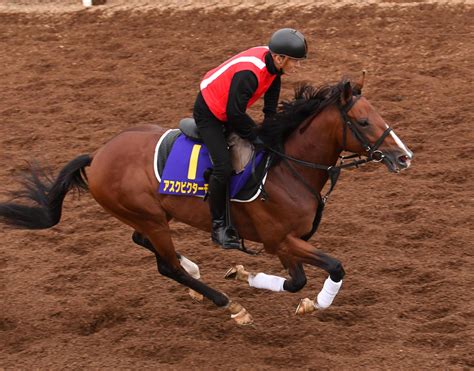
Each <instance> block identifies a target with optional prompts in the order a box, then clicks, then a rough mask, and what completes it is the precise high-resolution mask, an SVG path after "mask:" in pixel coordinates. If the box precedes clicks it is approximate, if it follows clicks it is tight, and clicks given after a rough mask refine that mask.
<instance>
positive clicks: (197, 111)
mask: <svg viewBox="0 0 474 371" xmlns="http://www.w3.org/2000/svg"><path fill="white" fill-rule="evenodd" d="M193 116H194V120H195V121H196V125H197V127H198V129H199V134H201V137H202V140H203V142H204V144H205V145H206V147H207V149H208V150H209V154H210V155H211V159H212V163H213V165H214V170H213V172H212V176H213V177H215V178H216V180H218V181H219V183H221V184H227V183H228V181H229V179H230V176H231V174H232V170H233V169H232V162H231V160H230V152H229V148H228V146H227V141H226V133H225V129H226V127H225V122H222V121H220V120H218V119H217V117H215V116H214V115H213V113H212V112H211V111H210V109H209V107H208V106H207V104H206V102H205V101H204V98H203V97H202V94H201V93H199V94H198V96H197V98H196V102H195V103H194V110H193Z"/></svg>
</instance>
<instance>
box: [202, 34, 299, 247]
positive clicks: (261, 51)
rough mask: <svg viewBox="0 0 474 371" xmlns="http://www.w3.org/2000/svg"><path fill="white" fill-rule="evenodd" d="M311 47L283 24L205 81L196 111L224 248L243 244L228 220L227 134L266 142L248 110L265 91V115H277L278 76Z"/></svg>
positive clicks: (215, 224)
mask: <svg viewBox="0 0 474 371" xmlns="http://www.w3.org/2000/svg"><path fill="white" fill-rule="evenodd" d="M307 52H308V46H307V43H306V40H305V38H304V36H303V35H302V34H301V33H300V32H298V31H296V30H294V29H291V28H283V29H280V30H278V31H276V32H275V33H274V34H273V35H272V37H271V38H270V42H269V44H268V46H260V47H255V48H251V49H248V50H245V51H243V52H242V53H239V54H237V55H235V56H234V57H232V58H230V59H228V60H227V61H225V62H224V63H222V64H221V65H220V66H218V67H216V68H214V69H212V70H210V71H209V72H207V73H206V74H205V76H204V78H203V80H202V81H201V85H200V92H199V94H198V96H197V98H196V102H195V104H194V110H193V115H194V119H195V121H196V125H197V127H198V129H199V133H200V135H201V137H202V139H203V142H204V144H205V145H206V146H207V148H208V150H209V154H210V156H211V159H212V163H213V165H214V169H213V172H212V175H211V177H210V180H209V194H208V195H209V206H210V211H211V216H212V233H211V238H212V240H213V241H214V242H215V243H217V244H219V245H221V246H222V247H223V248H225V249H231V248H240V247H241V243H240V238H239V235H238V233H237V231H236V230H235V229H234V228H233V227H232V224H231V223H230V220H226V207H227V203H228V202H227V197H228V193H229V191H228V183H229V180H230V176H231V174H232V171H233V168H232V163H231V160H230V153H229V149H228V145H227V141H226V136H227V135H228V134H229V132H231V131H234V132H235V133H237V134H238V135H239V136H240V137H242V138H244V139H247V140H249V141H250V142H251V143H253V144H254V145H261V144H263V142H262V141H261V140H260V139H259V138H258V137H257V134H256V130H255V129H256V127H257V125H256V124H255V122H254V121H253V120H252V118H251V117H250V116H249V115H248V114H247V113H246V110H247V108H248V107H250V106H251V105H252V104H253V103H254V102H255V101H256V100H257V99H258V98H260V97H261V96H262V95H264V108H263V112H264V114H265V118H268V117H271V116H272V115H273V114H275V113H276V110H277V104H278V99H279V96H280V86H281V80H280V76H281V75H283V74H288V73H291V72H293V71H294V70H295V69H296V67H298V66H299V61H300V60H301V59H304V58H306V55H307ZM227 222H229V225H227Z"/></svg>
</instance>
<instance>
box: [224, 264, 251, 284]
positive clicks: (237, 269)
mask: <svg viewBox="0 0 474 371" xmlns="http://www.w3.org/2000/svg"><path fill="white" fill-rule="evenodd" d="M224 278H225V279H226V280H237V281H242V282H248V279H249V272H247V271H246V270H245V269H244V266H243V265H240V264H239V265H234V266H233V267H232V268H230V269H229V270H228V271H227V272H226V273H225V275H224Z"/></svg>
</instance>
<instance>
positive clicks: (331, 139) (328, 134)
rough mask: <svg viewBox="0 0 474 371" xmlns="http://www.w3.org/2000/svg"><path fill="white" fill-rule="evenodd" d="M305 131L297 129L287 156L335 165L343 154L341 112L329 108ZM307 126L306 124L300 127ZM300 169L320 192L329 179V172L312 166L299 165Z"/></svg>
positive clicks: (289, 142)
mask: <svg viewBox="0 0 474 371" xmlns="http://www.w3.org/2000/svg"><path fill="white" fill-rule="evenodd" d="M307 125H308V126H307V128H306V130H304V131H303V132H301V131H300V129H296V130H295V131H294V132H293V134H292V135H291V136H290V137H289V138H288V140H287V142H286V143H285V151H286V153H287V154H288V155H290V156H292V157H295V158H297V159H300V160H304V161H308V162H312V163H315V164H320V165H327V166H332V165H335V164H336V162H337V160H338V158H339V155H340V154H341V149H340V142H339V140H338V139H339V138H338V136H339V135H340V125H339V122H338V112H337V109H335V108H328V109H326V110H324V111H323V112H321V113H320V114H319V115H317V116H316V117H315V118H313V119H312V120H311V122H310V123H309V124H307ZM301 127H304V126H301ZM298 171H299V172H300V173H301V174H302V175H303V176H304V178H305V179H306V180H307V181H308V183H310V184H311V185H312V186H313V187H314V188H315V189H317V190H318V191H320V190H321V189H322V187H323V186H324V184H325V183H326V181H327V179H328V174H327V173H325V172H321V171H315V170H314V169H310V168H306V167H305V168H303V167H302V166H298Z"/></svg>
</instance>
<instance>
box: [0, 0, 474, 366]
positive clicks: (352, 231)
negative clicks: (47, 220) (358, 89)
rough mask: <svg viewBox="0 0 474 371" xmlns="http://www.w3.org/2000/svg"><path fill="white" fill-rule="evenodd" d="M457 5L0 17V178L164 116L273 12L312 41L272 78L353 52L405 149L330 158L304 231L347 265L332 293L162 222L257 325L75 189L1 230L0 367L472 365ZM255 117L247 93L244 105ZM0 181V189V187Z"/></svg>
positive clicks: (319, 275)
mask: <svg viewBox="0 0 474 371" xmlns="http://www.w3.org/2000/svg"><path fill="white" fill-rule="evenodd" d="M473 13H474V11H473V8H472V7H468V6H456V7H454V6H453V7H444V6H440V5H429V4H417V5H416V6H411V7H400V8H387V7H377V6H366V7H364V8H351V7H341V8H337V9H333V8H329V7H320V8H314V9H312V10H311V11H310V12H308V11H304V12H299V11H297V10H290V9H288V10H285V11H281V12H278V11H272V10H267V11H262V12H246V11H243V10H240V11H237V12H236V13H230V12H228V11H226V10H215V11H208V12H206V13H201V12H199V11H195V10H192V11H185V12H176V11H173V12H171V11H165V12H160V11H150V12H146V13H142V14H141V13H131V12H126V11H125V12H116V13H114V15H113V16H112V17H110V16H106V15H105V14H104V13H103V12H102V11H100V10H96V11H94V12H92V13H91V12H88V11H78V12H73V13H69V14H63V15H35V14H17V13H9V14H0V50H1V53H0V66H1V68H0V86H1V89H0V163H1V164H2V166H1V168H0V190H2V191H5V190H12V189H15V187H16V181H15V177H16V176H18V175H19V173H20V172H21V170H22V169H25V167H26V161H27V160H32V159H34V160H39V161H42V162H46V163H49V164H50V165H51V166H52V168H53V169H59V168H60V167H61V166H63V165H64V164H65V163H66V162H67V161H69V160H70V159H72V158H73V157H75V156H77V155H78V154H81V153H87V152H90V151H93V150H94V149H96V148H97V147H99V146H100V145H101V144H102V143H104V142H105V141H107V139H108V138H110V137H111V136H112V135H114V134H115V133H117V132H118V131H120V130H121V129H123V128H126V127H129V126H132V125H136V124H140V123H149V122H156V123H159V124H162V125H164V126H167V127H175V126H176V123H177V121H178V120H179V119H180V118H181V117H183V116H185V115H189V114H190V109H191V107H192V104H193V99H194V97H195V94H196V91H197V87H198V82H199V79H200V77H201V76H202V74H203V73H204V72H206V71H207V70H208V69H209V68H211V67H213V66H214V65H215V64H216V63H217V62H220V61H222V60H224V59H225V58H226V57H228V56H230V55H232V54H233V53H235V52H238V51H239V50H242V49H244V48H247V47H250V46H253V45H259V44H262V43H265V42H266V40H267V38H268V35H269V34H270V33H271V32H272V31H273V30H275V29H276V28H279V27H281V26H290V27H297V28H299V29H301V30H302V31H303V32H304V33H305V34H306V35H307V37H308V38H309V40H310V45H311V57H310V59H309V60H308V61H307V62H305V63H304V66H303V68H302V69H301V72H300V73H299V74H298V75H297V76H293V77H291V78H288V79H286V80H285V82H284V86H285V89H284V91H283V94H282V97H283V98H290V97H291V89H292V86H293V84H294V83H296V82H297V81H298V80H309V81H311V82H313V83H314V84H320V83H322V82H335V81H337V80H338V79H339V78H340V77H341V75H343V74H352V75H357V73H358V72H359V71H360V70H362V69H363V68H366V69H367V70H368V71H369V78H368V83H367V88H366V91H365V94H366V96H367V97H368V98H369V99H370V101H371V102H372V103H373V104H374V105H375V106H376V107H378V108H379V110H380V112H381V113H382V114H383V116H384V117H385V118H386V119H387V120H388V121H389V122H390V123H391V124H393V127H394V128H395V130H396V131H397V133H398V134H399V135H400V137H401V138H402V139H403V140H404V141H405V142H406V143H407V144H408V145H409V146H410V147H411V148H412V149H413V150H414V152H415V160H414V163H413V167H412V169H410V170H409V171H407V172H406V173H403V174H401V175H399V176H396V175H392V174H389V173H387V171H386V169H385V168H383V167H381V166H376V165H370V166H367V167H365V168H363V169H359V170H355V171H350V172H346V173H344V174H343V176H342V179H341V180H340V182H339V184H338V187H337V190H336V191H335V193H334V194H333V196H332V199H331V202H330V204H329V206H328V207H327V210H326V214H325V217H324V219H323V222H322V225H321V227H320V231H319V233H318V235H317V236H315V237H314V238H313V239H312V243H313V244H315V245H316V246H318V247H320V248H321V249H322V250H324V251H326V252H328V253H330V254H332V255H333V256H335V257H337V258H339V259H340V260H341V261H342V262H343V263H344V265H345V269H346V271H347V277H346V279H345V281H344V286H343V289H342V291H341V293H340V295H339V296H338V298H337V299H336V301H335V303H334V305H333V307H331V308H330V309H329V310H327V311H325V312H322V313H316V314H314V315H309V316H305V317H295V316H294V315H293V312H294V310H295V307H296V304H297V303H298V301H299V299H300V298H302V297H305V296H310V297H314V295H315V294H316V293H317V291H318V290H319V289H320V287H321V284H322V282H323V280H324V279H325V274H324V273H323V272H322V271H319V270H316V269H312V268H308V269H307V273H308V279H309V282H308V285H307V286H306V287H305V288H304V289H303V290H302V291H301V292H300V293H298V294H288V293H283V294H276V293H270V292H263V291H257V290H254V289H250V288H248V287H245V286H243V285H239V284H236V283H234V282H227V281H225V280H224V279H223V278H222V275H223V273H224V272H225V270H226V269H227V268H228V267H230V266H231V265H232V264H233V263H242V264H244V265H245V266H246V267H248V268H250V269H251V270H253V271H264V272H267V273H274V274H279V275H284V274H285V272H284V271H283V270H282V268H281V267H280V265H279V263H278V262H277V261H276V259H275V258H274V257H272V256H269V255H265V254H264V255H262V256H259V257H256V258H252V257H247V256H244V255H242V254H239V253H237V252H222V251H220V250H219V249H218V248H216V247H215V246H212V245H211V243H210V241H209V238H208V236H207V234H205V233H201V232H199V231H196V230H193V229H191V228H189V227H187V226H184V225H181V224H177V223H175V224H174V237H175V242H176V245H177V246H178V249H179V250H180V251H182V252H183V253H184V254H186V255H188V256H189V257H190V258H192V259H194V260H195V261H196V262H197V263H198V264H199V265H200V267H201V272H202V278H203V280H205V281H206V282H208V283H210V284H212V285H213V286H215V287H216V288H219V289H222V290H223V291H224V292H226V293H227V294H229V295H230V296H231V297H235V298H241V299H240V301H241V302H242V303H243V304H244V305H245V306H246V307H247V309H248V310H249V311H250V312H251V313H252V314H253V316H254V318H255V320H256V324H255V326H254V327H248V328H238V327H237V326H235V325H234V323H233V322H232V320H230V319H229V318H228V316H227V314H224V313H223V312H222V311H221V310H218V309H215V308H214V307H213V306H212V305H211V304H209V303H207V302H206V303H204V304H198V303H195V302H193V301H191V300H190V299H189V298H188V296H187V294H186V290H185V289H184V288H183V287H181V286H179V285H177V284H176V283H174V282H171V281H169V280H167V279H165V278H163V277H161V276H159V275H158V273H157V272H156V268H155V262H154V259H153V257H152V256H151V255H150V254H149V253H147V252H146V251H145V250H141V249H139V248H137V247H135V246H134V245H133V244H132V242H131V241H130V235H131V231H130V230H129V229H128V228H127V227H125V226H124V225H122V224H121V223H119V222H117V221H115V220H113V219H112V218H111V217H109V216H108V215H107V214H106V213H105V212H104V211H102V210H101V209H100V208H99V206H98V205H97V204H95V203H94V202H93V200H92V199H91V198H90V197H89V196H87V195H85V196H83V197H81V198H80V199H78V198H77V197H73V196H68V197H67V199H66V202H65V209H64V214H63V219H62V222H61V223H60V224H59V225H58V226H57V227H55V228H53V229H52V230H47V231H39V232H38V231H36V232H34V231H19V230H10V229H7V228H5V227H3V226H2V227H0V233H1V240H0V241H1V242H0V368H14V369H15V368H16V369H30V368H40V369H59V368H69V369H82V368H105V367H110V368H136V369H138V368H143V367H150V368H160V369H196V368H197V369H244V368H252V369H278V368H281V369H295V368H300V369H354V368H355V369H361V368H364V369H380V368H383V369H387V368H388V369H399V368H403V369H407V368H409V369H428V368H429V369H432V368H435V369H445V368H462V367H466V368H469V367H474V358H473V352H472V349H474V344H473V317H474V313H473V294H472V293H473V290H472V287H473V283H474V282H473V281H474V280H473V270H472V267H473V256H472V254H473V249H472V241H473V237H474V236H473V228H472V225H473V223H472V222H473V220H472V217H473V207H472V200H473V190H472V179H473V178H472V175H473V174H472V173H473V171H472V169H473V165H474V161H473V160H472V157H473V156H474V151H473V146H472V142H473V131H472V122H473V114H472V109H471V108H472V102H473V93H472V83H473V72H472V66H473V59H472V50H473V42H472V40H474V38H473V37H472V36H473V32H472V31H473V30H472V27H473V26H472V19H473V16H474V14H473ZM253 114H254V116H255V117H258V116H259V114H258V113H257V109H256V110H253ZM6 199H7V197H6V196H4V195H2V196H0V200H1V201H4V200H6Z"/></svg>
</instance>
